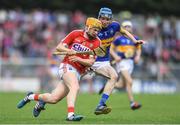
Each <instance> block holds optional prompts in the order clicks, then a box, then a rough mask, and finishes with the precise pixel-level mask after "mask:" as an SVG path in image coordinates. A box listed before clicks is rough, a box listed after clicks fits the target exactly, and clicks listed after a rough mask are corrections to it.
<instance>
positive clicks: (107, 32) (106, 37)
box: [96, 21, 120, 61]
mask: <svg viewBox="0 0 180 125" xmlns="http://www.w3.org/2000/svg"><path fill="white" fill-rule="evenodd" d="M119 31H120V24H119V23H118V22H115V21H114V22H112V23H111V24H109V25H108V27H106V28H103V29H102V30H101V31H100V32H99V33H98V37H99V38H100V40H101V41H102V42H101V43H102V45H105V46H107V49H106V55H105V56H104V57H97V59H96V61H109V60H110V53H109V50H110V45H111V43H112V42H113V41H114V36H115V34H116V33H117V32H119Z"/></svg>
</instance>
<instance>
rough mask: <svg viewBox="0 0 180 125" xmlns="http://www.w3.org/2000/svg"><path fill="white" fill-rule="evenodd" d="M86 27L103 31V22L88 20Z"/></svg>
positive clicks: (90, 18) (91, 18) (94, 19)
mask: <svg viewBox="0 0 180 125" xmlns="http://www.w3.org/2000/svg"><path fill="white" fill-rule="evenodd" d="M86 26H87V27H88V28H93V27H95V28H99V29H102V23H101V21H99V20H98V19H96V18H93V17H89V18H87V20H86Z"/></svg>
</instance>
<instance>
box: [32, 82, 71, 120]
mask: <svg viewBox="0 0 180 125" xmlns="http://www.w3.org/2000/svg"><path fill="white" fill-rule="evenodd" d="M68 92H69V88H68V87H67V86H66V85H65V84H64V83H61V84H58V85H57V87H56V88H55V89H54V90H53V91H52V93H44V94H39V95H38V100H39V101H38V102H37V104H36V105H35V107H34V110H33V115H34V116H35V117H37V116H39V114H40V112H41V110H43V109H44V106H45V103H49V104H56V103H57V102H59V101H60V100H61V99H63V98H64V97H65V96H66V95H67V94H68Z"/></svg>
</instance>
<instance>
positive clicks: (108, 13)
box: [98, 7, 113, 19]
mask: <svg viewBox="0 0 180 125" xmlns="http://www.w3.org/2000/svg"><path fill="white" fill-rule="evenodd" d="M100 17H107V18H110V19H112V18H113V14H112V10H111V9H110V8H107V7H103V8H101V9H100V10H99V15H98V18H100Z"/></svg>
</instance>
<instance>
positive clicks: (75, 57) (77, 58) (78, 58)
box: [69, 56, 81, 62]
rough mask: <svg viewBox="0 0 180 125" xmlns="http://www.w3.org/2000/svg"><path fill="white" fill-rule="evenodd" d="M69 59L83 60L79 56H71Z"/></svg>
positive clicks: (73, 60) (74, 60)
mask: <svg viewBox="0 0 180 125" xmlns="http://www.w3.org/2000/svg"><path fill="white" fill-rule="evenodd" d="M69 60H70V61H72V62H78V61H80V60H81V58H80V57H78V56H69Z"/></svg>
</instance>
